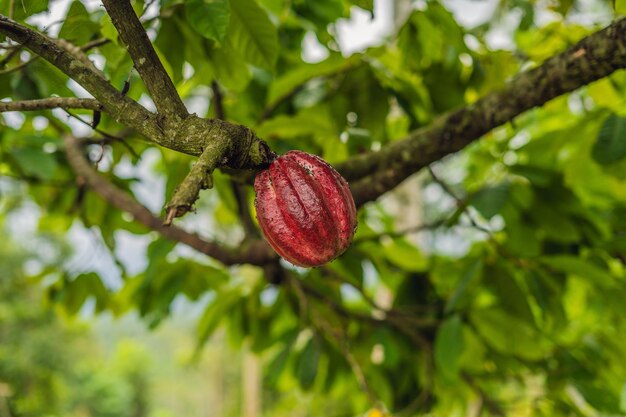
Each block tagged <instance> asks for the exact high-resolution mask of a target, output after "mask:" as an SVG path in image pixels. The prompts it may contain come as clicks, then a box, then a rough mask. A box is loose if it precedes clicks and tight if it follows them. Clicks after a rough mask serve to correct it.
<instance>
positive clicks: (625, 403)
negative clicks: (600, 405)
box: [619, 382, 626, 413]
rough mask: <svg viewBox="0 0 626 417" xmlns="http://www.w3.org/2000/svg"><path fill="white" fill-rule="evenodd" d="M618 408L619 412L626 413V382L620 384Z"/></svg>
mask: <svg viewBox="0 0 626 417" xmlns="http://www.w3.org/2000/svg"><path fill="white" fill-rule="evenodd" d="M619 409H620V411H621V412H623V413H626V382H624V385H622V392H621V394H620V397H619Z"/></svg>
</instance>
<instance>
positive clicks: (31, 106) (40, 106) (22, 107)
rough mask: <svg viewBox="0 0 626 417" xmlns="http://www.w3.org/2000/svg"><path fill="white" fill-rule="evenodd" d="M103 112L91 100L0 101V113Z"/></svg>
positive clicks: (54, 98) (70, 98)
mask: <svg viewBox="0 0 626 417" xmlns="http://www.w3.org/2000/svg"><path fill="white" fill-rule="evenodd" d="M56 108H61V109H66V110H67V109H88V110H103V109H104V107H103V106H102V104H100V103H99V102H98V101H97V100H94V99H92V98H76V97H50V98H42V99H36V100H22V101H0V113H4V112H11V111H33V110H48V109H56Z"/></svg>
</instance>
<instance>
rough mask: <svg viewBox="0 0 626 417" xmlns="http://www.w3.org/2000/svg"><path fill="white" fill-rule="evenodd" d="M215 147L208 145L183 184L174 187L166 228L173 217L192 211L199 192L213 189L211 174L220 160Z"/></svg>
mask: <svg viewBox="0 0 626 417" xmlns="http://www.w3.org/2000/svg"><path fill="white" fill-rule="evenodd" d="M216 145H217V143H216V142H212V143H209V146H208V147H207V148H206V149H205V150H204V152H202V154H201V155H200V157H199V158H198V160H197V161H196V163H195V164H194V165H193V167H191V170H190V171H189V174H187V176H186V177H185V179H184V180H183V182H181V183H180V184H179V185H178V187H176V191H174V196H173V197H172V199H171V200H170V202H169V203H168V204H167V207H166V211H167V214H166V216H165V223H164V224H165V225H166V226H169V225H170V224H172V220H174V218H175V217H181V216H184V215H185V214H186V213H187V212H189V211H190V210H191V209H192V207H193V205H194V203H195V202H196V200H197V199H198V196H199V194H200V191H201V190H206V189H208V188H213V177H212V176H211V174H212V173H213V170H214V169H215V167H217V164H218V163H219V161H220V159H221V158H222V155H221V154H220V153H219V151H218V149H217V146H216Z"/></svg>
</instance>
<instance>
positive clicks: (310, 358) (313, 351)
mask: <svg viewBox="0 0 626 417" xmlns="http://www.w3.org/2000/svg"><path fill="white" fill-rule="evenodd" d="M319 358H320V348H319V345H318V343H317V341H316V340H315V339H314V338H311V339H309V342H308V343H307V345H306V346H305V347H304V349H303V350H302V353H301V354H300V356H299V357H298V362H297V363H296V376H297V378H298V381H299V382H300V386H301V387H302V389H304V390H308V389H310V388H311V387H312V386H313V383H314V382H315V377H316V376H317V367H318V363H319Z"/></svg>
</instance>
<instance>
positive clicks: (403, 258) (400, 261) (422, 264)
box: [383, 239, 428, 272]
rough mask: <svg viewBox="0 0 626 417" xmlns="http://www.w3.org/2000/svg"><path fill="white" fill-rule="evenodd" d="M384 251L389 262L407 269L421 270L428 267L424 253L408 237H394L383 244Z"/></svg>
mask: <svg viewBox="0 0 626 417" xmlns="http://www.w3.org/2000/svg"><path fill="white" fill-rule="evenodd" d="M383 252H384V254H385V257H386V258H387V259H388V260H389V262H391V263H393V264H394V265H397V266H399V267H401V268H403V269H405V270H407V271H413V272H421V271H425V270H426V269H427V268H428V261H427V259H426V258H425V257H424V255H423V254H422V253H421V252H420V250H419V249H418V248H417V247H416V246H414V245H412V244H411V243H409V242H408V241H407V240H406V239H394V240H393V241H392V242H391V243H389V244H387V245H384V246H383Z"/></svg>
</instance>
